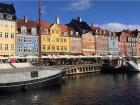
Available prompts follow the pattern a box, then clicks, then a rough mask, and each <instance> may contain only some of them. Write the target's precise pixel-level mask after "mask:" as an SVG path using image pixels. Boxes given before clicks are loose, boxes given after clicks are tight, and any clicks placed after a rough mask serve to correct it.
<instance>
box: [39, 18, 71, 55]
mask: <svg viewBox="0 0 140 105" xmlns="http://www.w3.org/2000/svg"><path fill="white" fill-rule="evenodd" d="M58 20H59V19H58V18H57V22H56V23H49V22H41V28H42V32H41V45H42V48H41V49H42V54H43V55H67V54H69V45H70V44H69V43H70V42H69V29H68V26H66V25H61V24H60V23H59V22H58Z"/></svg>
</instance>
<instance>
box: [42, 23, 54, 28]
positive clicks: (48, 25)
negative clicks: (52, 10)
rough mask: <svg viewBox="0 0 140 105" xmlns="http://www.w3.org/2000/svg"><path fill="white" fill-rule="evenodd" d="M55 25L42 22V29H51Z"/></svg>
mask: <svg viewBox="0 0 140 105" xmlns="http://www.w3.org/2000/svg"><path fill="white" fill-rule="evenodd" d="M53 24H54V23H51V22H44V21H42V22H41V27H42V28H43V29H49V28H50V27H51V26H52V25H53Z"/></svg>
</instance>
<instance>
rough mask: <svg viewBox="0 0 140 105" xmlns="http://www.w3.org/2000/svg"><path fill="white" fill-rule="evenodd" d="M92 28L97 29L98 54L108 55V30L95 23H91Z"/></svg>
mask: <svg viewBox="0 0 140 105" xmlns="http://www.w3.org/2000/svg"><path fill="white" fill-rule="evenodd" d="M91 28H92V30H94V31H95V42H96V55H98V56H107V55H108V54H109V51H108V32H107V31H106V30H102V29H101V28H100V27H97V26H95V25H93V24H92V25H91Z"/></svg>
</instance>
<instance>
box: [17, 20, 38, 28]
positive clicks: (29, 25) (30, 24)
mask: <svg viewBox="0 0 140 105" xmlns="http://www.w3.org/2000/svg"><path fill="white" fill-rule="evenodd" d="M21 26H25V27H27V28H28V29H31V28H33V27H36V26H37V24H36V21H30V20H28V21H27V22H25V20H24V19H17V27H21Z"/></svg>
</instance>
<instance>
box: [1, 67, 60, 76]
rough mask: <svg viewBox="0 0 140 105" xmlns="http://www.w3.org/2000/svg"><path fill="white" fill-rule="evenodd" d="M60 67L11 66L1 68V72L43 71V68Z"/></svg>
mask: <svg viewBox="0 0 140 105" xmlns="http://www.w3.org/2000/svg"><path fill="white" fill-rule="evenodd" d="M58 69H59V68H57V67H55V66H33V67H24V68H10V69H0V74H3V73H7V74H11V73H20V72H29V71H30V72H31V71H41V70H58Z"/></svg>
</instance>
